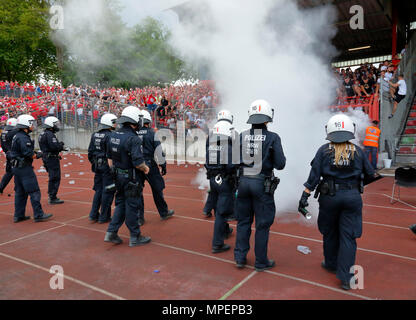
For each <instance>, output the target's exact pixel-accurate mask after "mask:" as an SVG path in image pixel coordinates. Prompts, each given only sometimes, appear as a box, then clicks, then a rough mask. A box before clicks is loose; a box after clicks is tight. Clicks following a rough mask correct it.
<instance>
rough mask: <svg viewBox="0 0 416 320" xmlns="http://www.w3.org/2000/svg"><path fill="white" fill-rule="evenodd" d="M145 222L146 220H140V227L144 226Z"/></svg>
mask: <svg viewBox="0 0 416 320" xmlns="http://www.w3.org/2000/svg"><path fill="white" fill-rule="evenodd" d="M145 222H146V221H145V220H144V218H139V226H142V225H144V223H145Z"/></svg>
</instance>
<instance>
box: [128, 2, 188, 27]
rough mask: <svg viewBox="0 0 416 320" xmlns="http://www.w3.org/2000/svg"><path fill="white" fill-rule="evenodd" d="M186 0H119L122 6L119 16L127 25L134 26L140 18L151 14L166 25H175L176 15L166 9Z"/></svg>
mask: <svg viewBox="0 0 416 320" xmlns="http://www.w3.org/2000/svg"><path fill="white" fill-rule="evenodd" d="M184 2H188V1H187V0H152V1H149V0H120V3H121V5H122V6H123V7H124V8H123V10H122V12H121V16H122V18H123V21H124V22H125V23H127V25H128V26H134V25H135V24H137V23H139V22H140V20H141V19H143V18H145V17H147V16H152V17H154V18H156V19H158V20H161V21H162V22H164V23H165V24H166V25H167V26H172V25H175V24H176V23H177V22H178V17H177V15H176V14H175V13H174V12H173V11H171V10H167V11H165V10H166V9H168V8H171V7H173V6H176V5H179V4H181V3H184Z"/></svg>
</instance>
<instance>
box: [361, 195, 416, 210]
mask: <svg viewBox="0 0 416 320" xmlns="http://www.w3.org/2000/svg"><path fill="white" fill-rule="evenodd" d="M368 194H376V195H380V196H385V197H387V198H389V199H393V200H395V201H397V202H400V203H402V204H404V205H407V206H409V207H411V208H413V209H416V207H415V206H413V205H411V204H410V203H407V202H405V201H402V200H400V199H396V198H393V197H392V196H389V195H388V194H385V193H379V192H368Z"/></svg>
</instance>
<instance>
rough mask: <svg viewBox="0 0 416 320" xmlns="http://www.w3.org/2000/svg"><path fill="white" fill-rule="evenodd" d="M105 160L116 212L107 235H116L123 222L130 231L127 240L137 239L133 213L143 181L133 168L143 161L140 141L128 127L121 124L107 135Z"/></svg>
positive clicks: (135, 220) (137, 227)
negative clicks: (112, 182) (110, 167)
mask: <svg viewBox="0 0 416 320" xmlns="http://www.w3.org/2000/svg"><path fill="white" fill-rule="evenodd" d="M107 158H108V159H112V161H113V170H114V177H115V184H116V196H115V203H116V209H115V210H114V215H113V218H112V219H111V222H110V225H109V227H108V230H107V232H108V233H112V234H117V232H118V230H119V229H120V227H121V226H122V224H123V223H124V221H125V222H126V225H127V228H128V229H129V231H130V238H131V239H137V238H139V237H140V226H139V222H138V219H139V217H138V214H137V213H138V212H139V206H140V200H139V198H140V195H141V193H142V189H143V186H142V184H141V181H142V179H143V178H140V175H141V174H142V173H141V172H139V171H138V170H137V169H136V167H137V166H139V165H141V164H142V163H144V158H143V153H142V141H141V139H140V138H139V137H138V136H137V133H136V131H135V130H133V129H132V128H131V127H130V126H129V125H124V126H123V127H121V128H119V129H117V131H115V132H112V133H111V134H110V137H109V140H108V147H107Z"/></svg>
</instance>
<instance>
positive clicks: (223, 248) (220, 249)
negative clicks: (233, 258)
mask: <svg viewBox="0 0 416 320" xmlns="http://www.w3.org/2000/svg"><path fill="white" fill-rule="evenodd" d="M230 248H231V247H230V246H229V245H228V244H225V243H224V244H223V245H222V246H213V247H212V253H220V252H224V251H227V250H230Z"/></svg>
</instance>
